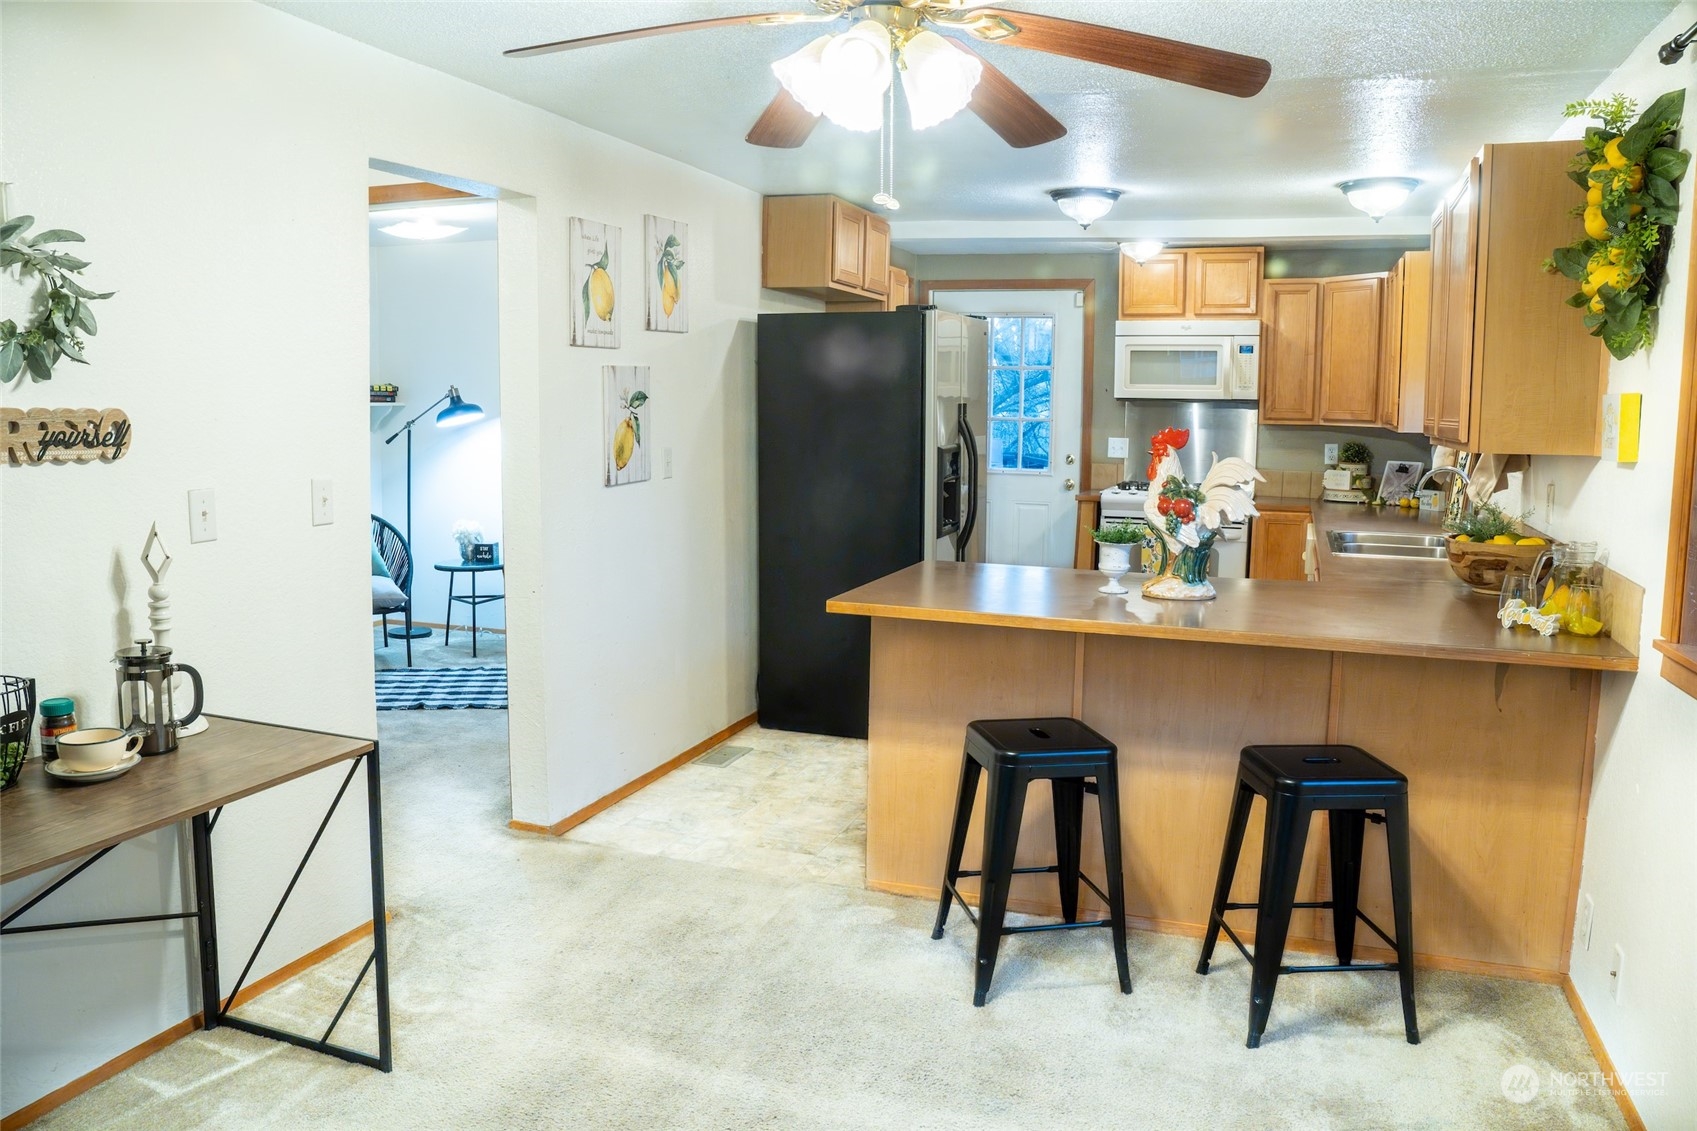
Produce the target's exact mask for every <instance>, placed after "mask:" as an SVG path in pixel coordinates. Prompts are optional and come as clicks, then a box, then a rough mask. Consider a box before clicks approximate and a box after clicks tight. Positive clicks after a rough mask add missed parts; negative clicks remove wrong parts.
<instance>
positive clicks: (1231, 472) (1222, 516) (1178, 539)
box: [1143, 428, 1262, 601]
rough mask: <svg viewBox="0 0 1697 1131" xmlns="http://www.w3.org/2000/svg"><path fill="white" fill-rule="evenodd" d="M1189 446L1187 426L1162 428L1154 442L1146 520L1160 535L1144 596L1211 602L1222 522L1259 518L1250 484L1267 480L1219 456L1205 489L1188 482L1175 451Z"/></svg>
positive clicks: (1240, 461) (1246, 464) (1246, 466)
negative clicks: (1212, 559)
mask: <svg viewBox="0 0 1697 1131" xmlns="http://www.w3.org/2000/svg"><path fill="white" fill-rule="evenodd" d="M1188 443H1190V432H1189V430H1187V429H1184V428H1163V429H1161V431H1159V432H1157V433H1155V435H1154V437H1153V438H1151V439H1150V441H1149V455H1150V459H1149V499H1148V501H1147V502H1145V503H1144V504H1143V516H1144V518H1146V519H1147V520H1148V522H1149V529H1150V530H1151V531H1152V532H1153V533H1154V535H1155V539H1156V541H1155V573H1154V576H1153V577H1151V578H1150V579H1149V580H1148V581H1145V582H1144V583H1143V595H1144V596H1145V597H1160V598H1164V599H1166V600H1171V601H1208V600H1212V599H1213V597H1214V586H1213V584H1212V583H1211V582H1210V581H1209V580H1208V551H1209V550H1210V549H1212V548H1213V545H1214V539H1215V538H1217V537H1219V531H1220V524H1221V523H1222V522H1225V521H1227V520H1230V521H1233V522H1237V521H1241V520H1243V519H1245V518H1248V517H1249V516H1251V515H1254V514H1259V513H1260V512H1259V511H1257V510H1256V509H1255V504H1254V503H1253V502H1252V501H1251V500H1250V495H1249V491H1248V490H1246V488H1247V487H1249V485H1250V484H1252V483H1254V482H1255V481H1256V480H1259V479H1261V478H1262V476H1261V474H1260V473H1259V472H1257V471H1256V470H1255V469H1254V468H1253V467H1251V466H1250V464H1249V461H1248V460H1243V459H1239V458H1237V457H1236V456H1233V457H1231V458H1229V459H1220V458H1219V457H1218V456H1215V457H1214V465H1213V466H1212V467H1210V468H1209V469H1208V474H1207V475H1206V476H1204V477H1203V479H1202V483H1201V485H1200V486H1196V485H1194V484H1192V483H1190V482H1188V481H1187V480H1186V479H1185V477H1184V469H1183V468H1181V467H1180V466H1179V462H1178V456H1176V455H1175V454H1174V453H1175V452H1177V451H1178V449H1180V448H1182V447H1184V446H1185V445H1186V444H1188Z"/></svg>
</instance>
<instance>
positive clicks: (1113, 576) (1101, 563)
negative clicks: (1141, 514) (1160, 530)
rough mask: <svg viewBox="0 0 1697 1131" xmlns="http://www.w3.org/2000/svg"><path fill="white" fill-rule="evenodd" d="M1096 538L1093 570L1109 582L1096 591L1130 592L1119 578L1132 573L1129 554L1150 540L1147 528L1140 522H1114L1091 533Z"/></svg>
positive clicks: (1111, 592)
mask: <svg viewBox="0 0 1697 1131" xmlns="http://www.w3.org/2000/svg"><path fill="white" fill-rule="evenodd" d="M1093 536H1094V537H1095V539H1096V568H1097V569H1099V570H1101V571H1102V572H1103V573H1104V574H1106V575H1107V577H1108V583H1107V584H1106V585H1104V586H1102V587H1101V588H1100V589H1099V590H1097V592H1099V593H1108V594H1122V593H1129V592H1131V590H1129V589H1127V588H1126V587H1125V586H1123V585H1121V584H1120V578H1122V577H1124V576H1125V575H1126V574H1128V573H1130V572H1131V555H1132V554H1133V553H1134V552H1135V551H1137V550H1140V549H1142V548H1143V545H1144V544H1145V543H1146V542H1147V541H1148V540H1149V528H1148V527H1147V526H1144V525H1143V524H1142V523H1141V522H1126V523H1117V524H1115V525H1113V526H1104V527H1102V528H1100V529H1098V530H1096V531H1095V532H1094V535H1093Z"/></svg>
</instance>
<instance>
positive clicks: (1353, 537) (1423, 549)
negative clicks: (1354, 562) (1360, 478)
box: [1326, 530, 1449, 560]
mask: <svg viewBox="0 0 1697 1131" xmlns="http://www.w3.org/2000/svg"><path fill="white" fill-rule="evenodd" d="M1326 541H1327V542H1329V543H1330V544H1331V547H1332V553H1334V554H1349V555H1351V556H1353V557H1367V558H1426V559H1431V560H1442V559H1444V558H1447V557H1449V550H1448V548H1447V547H1446V545H1445V542H1444V538H1443V536H1442V535H1437V534H1399V533H1397V532H1395V531H1382V530H1332V531H1328V532H1327V534H1326Z"/></svg>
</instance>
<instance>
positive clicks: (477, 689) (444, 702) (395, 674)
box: [377, 667, 507, 711]
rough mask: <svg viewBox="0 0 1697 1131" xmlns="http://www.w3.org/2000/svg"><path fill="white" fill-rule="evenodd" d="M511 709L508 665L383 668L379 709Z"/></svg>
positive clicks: (379, 676) (378, 686) (378, 701)
mask: <svg viewBox="0 0 1697 1131" xmlns="http://www.w3.org/2000/svg"><path fill="white" fill-rule="evenodd" d="M468 708H486V709H491V710H497V711H504V710H506V709H507V669H506V668H494V667H490V668H382V669H379V670H378V672H377V709H378V710H379V711H432V710H464V709H468Z"/></svg>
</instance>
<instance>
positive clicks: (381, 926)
mask: <svg viewBox="0 0 1697 1131" xmlns="http://www.w3.org/2000/svg"><path fill="white" fill-rule="evenodd" d="M472 639H473V640H476V639H477V638H476V636H475V635H474V636H473V637H472ZM377 749H378V744H377V743H376V742H373V743H372V744H371V753H369V754H367V755H366V756H365V804H366V827H367V832H368V833H369V834H370V838H371V941H372V944H373V946H372V954H373V957H374V958H375V960H376V966H377V971H376V973H377V983H376V989H377V1067H378V1068H380V1069H382V1070H383V1071H384V1072H389V1071H391V1070H392V1069H393V1068H394V1057H393V1056H392V1054H391V1049H390V1043H389V910H388V898H387V897H386V896H385V894H384V890H383V796H382V784H381V780H380V777H381V775H380V771H379V769H378V765H377ZM333 1024H334V1023H332V1025H333ZM325 1039H329V1034H328V1033H326V1034H325Z"/></svg>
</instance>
